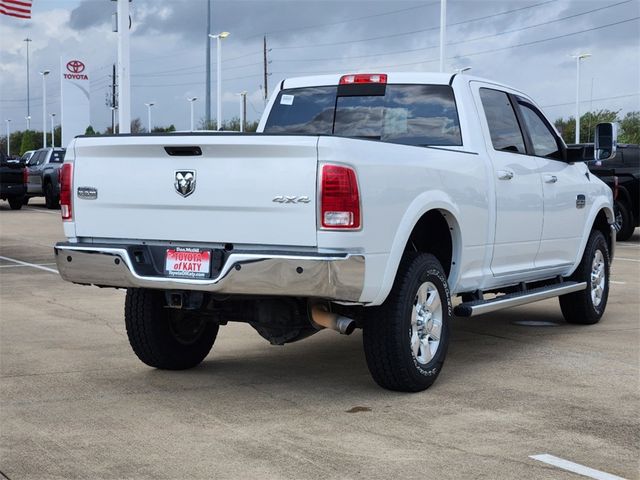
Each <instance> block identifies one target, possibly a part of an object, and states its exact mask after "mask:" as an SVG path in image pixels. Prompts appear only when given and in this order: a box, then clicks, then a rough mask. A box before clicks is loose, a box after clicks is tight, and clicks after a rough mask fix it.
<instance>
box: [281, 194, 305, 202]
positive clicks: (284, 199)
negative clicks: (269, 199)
mask: <svg viewBox="0 0 640 480" xmlns="http://www.w3.org/2000/svg"><path fill="white" fill-rule="evenodd" d="M273 201H274V202H275V203H310V202H311V200H309V197H307V196H306V195H303V196H301V197H296V196H289V195H278V196H277V197H275V198H274V199H273Z"/></svg>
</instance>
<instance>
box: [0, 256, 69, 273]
mask: <svg viewBox="0 0 640 480" xmlns="http://www.w3.org/2000/svg"><path fill="white" fill-rule="evenodd" d="M0 260H6V261H7V262H13V263H17V264H18V265H22V266H25V267H31V268H37V269H38V270H44V271H45V272H50V273H55V274H58V270H56V269H54V268H49V267H43V266H42V265H37V264H35V263H29V262H23V261H22V260H16V259H15V258H9V257H3V256H2V255H0Z"/></svg>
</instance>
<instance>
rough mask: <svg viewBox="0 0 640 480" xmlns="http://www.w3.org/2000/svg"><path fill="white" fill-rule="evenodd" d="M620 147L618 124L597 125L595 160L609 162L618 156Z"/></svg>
mask: <svg viewBox="0 0 640 480" xmlns="http://www.w3.org/2000/svg"><path fill="white" fill-rule="evenodd" d="M617 147H618V124H616V123H599V124H598V125H596V136H595V145H594V149H595V152H594V153H595V155H594V156H595V159H596V160H608V159H610V158H613V157H615V156H616V148H617Z"/></svg>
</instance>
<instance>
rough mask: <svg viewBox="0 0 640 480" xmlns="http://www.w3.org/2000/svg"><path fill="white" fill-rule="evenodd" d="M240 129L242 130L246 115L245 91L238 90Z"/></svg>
mask: <svg viewBox="0 0 640 480" xmlns="http://www.w3.org/2000/svg"><path fill="white" fill-rule="evenodd" d="M238 95H240V131H241V132H244V124H245V123H246V117H247V92H246V91H244V92H240V93H239V94H238Z"/></svg>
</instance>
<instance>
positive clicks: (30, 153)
mask: <svg viewBox="0 0 640 480" xmlns="http://www.w3.org/2000/svg"><path fill="white" fill-rule="evenodd" d="M34 153H36V151H35V150H27V151H26V152H24V153H23V154H22V157H20V162H21V163H22V164H23V165H26V164H27V163H29V160H30V159H31V157H33V154H34Z"/></svg>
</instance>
